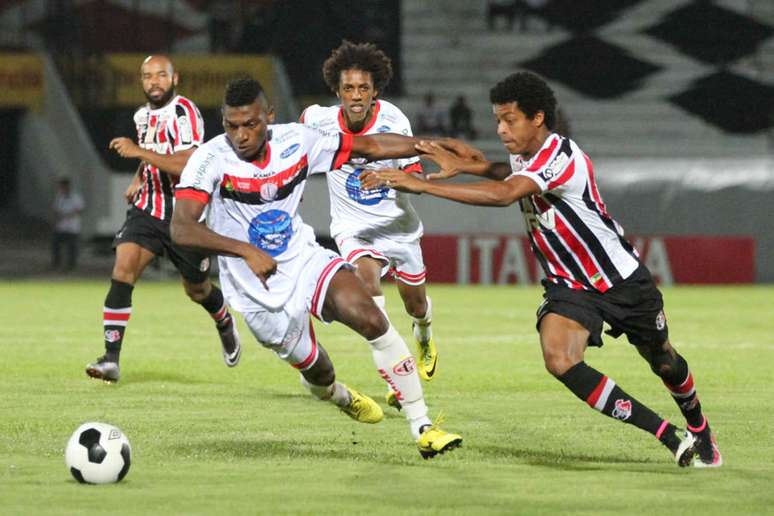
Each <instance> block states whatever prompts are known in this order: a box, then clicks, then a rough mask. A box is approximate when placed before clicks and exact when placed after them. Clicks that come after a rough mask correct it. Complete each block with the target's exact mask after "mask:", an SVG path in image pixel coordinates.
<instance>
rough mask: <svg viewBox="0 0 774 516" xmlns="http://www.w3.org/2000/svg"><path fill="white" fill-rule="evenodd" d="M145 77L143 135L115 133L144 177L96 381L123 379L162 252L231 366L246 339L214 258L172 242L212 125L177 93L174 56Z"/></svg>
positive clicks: (146, 70)
mask: <svg viewBox="0 0 774 516" xmlns="http://www.w3.org/2000/svg"><path fill="white" fill-rule="evenodd" d="M140 79H141V81H142V87H143V91H144V93H145V97H146V98H147V100H148V103H147V104H145V105H144V106H142V107H141V108H139V109H138V110H137V112H136V113H135V115H134V122H135V124H136V126H137V140H138V142H139V143H134V142H133V141H132V140H131V139H129V138H123V137H122V138H115V139H113V140H112V141H111V142H110V148H111V149H113V150H115V151H116V152H117V153H118V154H119V155H121V157H123V158H127V159H139V160H140V165H139V167H138V169H137V174H135V177H134V178H133V180H132V183H131V184H130V186H129V188H128V189H127V191H126V198H127V201H128V202H129V203H130V204H131V206H130V208H129V210H128V211H127V213H126V221H125V222H124V225H123V227H122V228H121V229H120V230H119V231H118V233H117V234H116V237H115V240H114V241H113V247H114V248H115V251H116V259H115V264H114V266H113V273H112V276H111V283H110V290H109V291H108V294H107V297H106V298H105V307H104V310H103V331H104V338H105V354H104V355H103V356H101V357H99V358H98V359H97V360H96V361H95V362H94V363H92V364H89V365H88V366H87V367H86V374H88V375H89V376H91V377H92V378H101V379H103V380H105V381H110V382H116V381H118V379H119V376H120V369H119V366H118V362H119V356H120V352H121V345H122V343H123V339H124V333H125V331H126V326H127V324H128V322H129V318H130V316H131V313H132V291H133V290H134V285H135V283H136V282H137V280H138V279H139V278H140V276H141V275H142V273H143V271H144V270H145V267H146V266H147V265H148V264H149V263H150V262H151V260H153V258H154V257H155V256H157V255H158V256H161V255H166V256H168V257H169V259H170V260H171V261H172V263H173V264H174V265H175V267H176V268H177V270H178V271H179V272H180V274H181V276H182V279H183V287H184V288H185V291H186V294H188V297H190V298H191V300H193V301H194V302H196V303H198V304H200V305H202V307H203V308H204V309H205V310H206V311H207V312H208V313H209V314H210V316H211V317H212V319H213V320H214V321H215V325H216V328H217V330H218V335H219V336H220V341H221V347H222V351H223V359H224V361H225V362H226V365H228V366H229V367H233V366H235V365H236V364H237V363H238V361H239V356H240V346H239V336H238V334H237V332H236V324H235V321H234V319H233V318H232V317H231V315H230V314H229V312H228V308H227V306H226V303H225V301H224V298H223V293H222V292H221V290H220V289H219V288H218V287H217V286H215V285H213V284H212V283H211V282H210V279H209V270H210V266H209V257H208V256H207V255H205V254H201V253H200V252H198V251H194V250H191V249H186V248H182V247H180V246H176V245H174V244H173V243H172V239H171V237H170V234H169V223H170V219H171V217H172V208H173V202H174V193H173V188H174V185H175V184H177V181H178V178H179V176H180V174H181V172H182V171H183V167H184V166H185V164H186V162H187V161H188V158H189V156H190V155H191V154H193V152H194V150H196V148H197V147H198V146H199V145H201V144H202V143H203V141H204V122H203V121H202V117H201V114H200V113H199V109H198V108H197V107H196V105H195V104H194V103H193V102H192V101H190V100H189V99H187V98H185V97H183V96H181V95H177V93H176V91H175V88H176V86H177V81H178V75H177V72H175V69H174V66H173V65H172V62H171V61H170V60H169V58H167V57H166V56H162V55H155V56H149V57H147V58H146V59H145V60H144V61H143V63H142V66H141V67H140Z"/></svg>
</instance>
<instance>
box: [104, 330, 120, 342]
mask: <svg viewBox="0 0 774 516" xmlns="http://www.w3.org/2000/svg"><path fill="white" fill-rule="evenodd" d="M105 340H106V341H107V342H118V341H119V340H121V332H120V331H118V330H105Z"/></svg>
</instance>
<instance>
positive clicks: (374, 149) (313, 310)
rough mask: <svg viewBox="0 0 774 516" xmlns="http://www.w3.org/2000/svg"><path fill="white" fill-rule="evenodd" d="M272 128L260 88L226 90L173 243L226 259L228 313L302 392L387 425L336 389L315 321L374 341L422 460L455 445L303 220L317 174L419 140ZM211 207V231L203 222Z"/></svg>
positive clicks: (351, 279)
mask: <svg viewBox="0 0 774 516" xmlns="http://www.w3.org/2000/svg"><path fill="white" fill-rule="evenodd" d="M272 120H273V112H272V110H271V108H270V107H269V105H268V103H267V100H266V97H265V95H264V94H263V89H262V88H261V86H260V84H259V83H258V82H257V81H255V80H253V79H239V80H235V81H232V82H230V83H229V84H228V86H227V87H226V93H225V99H224V105H223V127H224V129H225V134H222V135H220V136H217V137H215V138H213V139H212V140H210V141H209V142H207V143H206V144H204V145H203V146H202V147H200V148H199V149H198V150H197V151H196V152H195V153H194V155H193V156H192V157H191V159H190V161H189V162H188V164H187V165H186V167H185V170H184V171H183V174H182V177H181V180H180V183H179V184H178V187H177V191H176V194H175V197H176V199H177V202H176V204H175V211H174V215H173V217H172V238H173V240H174V241H175V242H176V243H177V244H180V245H186V246H192V247H196V248H200V249H204V250H207V251H209V252H212V253H215V254H218V255H219V257H218V264H219V268H220V279H221V284H222V286H223V291H224V293H225V295H226V298H227V299H228V301H229V304H230V305H231V306H232V307H233V308H234V309H235V310H238V311H239V312H241V313H242V314H243V315H244V318H245V321H246V322H247V325H248V326H249V327H250V329H251V331H252V332H253V334H254V335H255V337H256V339H257V340H258V341H259V342H260V343H261V344H262V345H264V346H266V347H267V348H269V349H272V350H274V351H275V352H276V353H277V355H278V356H279V357H280V358H282V359H283V360H285V361H287V362H288V363H290V364H291V365H292V366H293V367H295V368H297V369H299V370H300V371H301V375H302V377H303V379H302V383H303V384H304V385H305V386H306V387H307V388H308V389H309V390H310V391H311V393H312V394H313V395H314V396H316V397H317V398H319V399H324V400H330V401H331V402H333V403H335V404H336V405H338V406H339V407H341V408H342V409H344V410H345V411H346V412H347V413H348V414H349V415H350V416H352V417H353V418H355V419H357V420H359V421H365V422H377V421H379V420H380V419H381V418H382V410H381V408H380V407H379V406H378V405H377V404H376V403H375V402H374V401H373V400H371V399H370V398H367V397H365V396H362V395H359V394H358V393H356V392H355V391H352V390H351V389H347V388H346V387H344V386H343V385H341V384H339V383H337V382H336V381H335V374H334V371H333V366H332V364H331V363H330V360H329V359H328V357H327V356H326V354H325V351H324V350H323V348H322V347H321V346H320V345H319V343H318V342H317V341H316V339H315V336H314V331H313V328H312V321H311V317H310V316H314V317H316V318H318V319H320V320H322V321H324V322H330V321H334V320H335V321H339V322H342V323H343V324H345V325H347V326H349V327H350V328H352V329H353V330H355V331H356V332H357V333H359V334H360V335H361V336H363V337H364V338H365V339H367V340H368V343H369V344H370V346H371V351H372V355H373V359H374V363H375V364H376V367H377V369H378V371H379V374H380V375H381V377H382V378H383V379H384V380H385V381H386V382H387V384H388V385H389V386H390V387H391V388H392V389H393V390H394V391H395V395H396V397H397V399H398V400H399V401H400V402H401V404H402V405H403V411H404V413H405V415H406V419H407V420H408V422H409V427H410V430H411V434H412V436H413V437H414V439H415V440H416V443H417V447H418V448H419V452H420V453H421V454H422V456H423V457H425V458H429V457H432V456H434V455H436V454H437V453H443V452H445V451H448V450H450V449H453V448H455V447H457V446H459V445H460V444H461V442H462V438H461V437H460V436H459V435H456V434H451V433H448V432H445V431H443V430H441V429H440V428H439V427H438V426H437V425H433V424H431V422H430V420H429V419H428V417H427V406H426V405H425V401H424V396H423V393H422V386H421V383H420V380H419V375H418V374H417V371H416V363H415V360H414V357H413V356H412V355H411V353H410V352H409V350H408V347H407V346H406V343H405V342H404V341H403V339H402V338H401V336H400V335H399V334H398V332H397V331H396V330H395V328H394V327H392V326H391V325H390V323H389V321H388V320H387V318H386V317H384V315H383V314H382V312H381V311H380V310H379V308H378V307H377V306H376V304H375V303H374V302H373V300H372V299H371V297H370V296H369V295H368V293H367V292H366V291H365V289H364V287H363V284H362V282H361V281H360V280H359V279H358V278H357V277H356V276H355V274H354V273H353V272H352V270H351V265H349V264H348V262H346V261H345V260H343V259H342V258H341V257H340V256H339V255H337V254H336V253H334V252H332V251H328V250H326V249H324V248H322V247H320V246H319V245H318V244H317V242H316V241H315V238H314V232H313V230H312V228H311V227H310V226H308V225H306V224H304V222H303V221H302V220H301V216H300V215H299V213H298V207H299V203H300V202H301V197H302V195H303V192H304V186H305V184H306V178H307V176H308V175H309V174H310V173H314V172H319V173H325V172H327V171H329V170H336V169H338V168H340V167H341V165H342V164H343V163H344V162H346V161H348V160H350V159H351V157H352V156H353V155H357V156H365V157H367V158H369V159H385V158H389V157H396V158H397V157H406V156H410V155H415V154H416V150H415V149H414V145H415V144H417V143H418V140H416V139H414V138H408V137H404V136H401V135H395V134H385V135H378V136H353V135H349V134H344V133H331V134H325V133H321V132H319V131H315V130H313V129H310V128H308V127H305V126H304V125H302V124H276V125H269V124H270V123H271V121H272ZM206 206H209V213H208V216H207V224H206V225H205V224H203V223H199V220H200V217H201V216H202V214H203V213H204V210H205V207H206Z"/></svg>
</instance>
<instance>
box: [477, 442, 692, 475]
mask: <svg viewBox="0 0 774 516" xmlns="http://www.w3.org/2000/svg"><path fill="white" fill-rule="evenodd" d="M470 450H471V451H474V452H476V453H478V454H480V455H483V456H484V457H485V458H491V459H494V460H497V461H502V460H503V459H506V460H507V459H513V460H514V462H521V463H524V464H529V465H531V466H542V467H546V468H553V469H559V470H563V471H596V470H609V469H610V465H611V464H620V465H628V466H629V467H628V468H625V469H626V470H627V471H632V472H647V471H652V469H653V466H655V465H660V461H657V460H656V459H657V458H658V457H654V459H653V460H650V459H636V458H630V457H622V456H619V455H610V454H607V455H602V454H599V455H593V454H587V453H566V452H563V451H561V452H558V453H557V452H555V451H549V450H536V449H519V448H512V447H507V446H496V445H480V444H479V445H476V446H475V447H471V448H470ZM654 453H657V451H656V452H654ZM663 454H664V456H663V458H664V464H665V465H669V458H668V456H667V452H666V450H663ZM674 468H675V469H674V473H679V470H680V468H678V467H677V466H676V465H675V466H674ZM617 469H618V468H617ZM659 473H663V472H662V471H659Z"/></svg>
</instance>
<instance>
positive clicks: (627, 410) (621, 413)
mask: <svg viewBox="0 0 774 516" xmlns="http://www.w3.org/2000/svg"><path fill="white" fill-rule="evenodd" d="M631 415H632V402H631V400H615V407H613V413H612V414H611V416H613V417H614V418H616V419H620V420H621V421H626V420H627V419H629V417H630V416H631Z"/></svg>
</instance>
